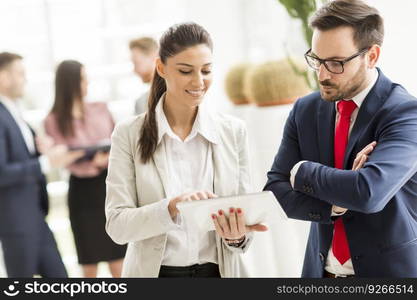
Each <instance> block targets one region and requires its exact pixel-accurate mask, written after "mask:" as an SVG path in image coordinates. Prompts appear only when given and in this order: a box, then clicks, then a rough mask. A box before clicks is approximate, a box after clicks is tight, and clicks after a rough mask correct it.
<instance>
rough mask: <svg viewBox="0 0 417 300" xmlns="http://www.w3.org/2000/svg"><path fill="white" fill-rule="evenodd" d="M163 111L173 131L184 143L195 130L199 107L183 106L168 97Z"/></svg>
mask: <svg viewBox="0 0 417 300" xmlns="http://www.w3.org/2000/svg"><path fill="white" fill-rule="evenodd" d="M163 110H164V113H165V116H166V118H167V121H168V124H169V126H170V127H171V129H172V131H173V132H174V133H175V134H176V135H178V136H179V137H180V139H181V140H183V141H184V140H185V138H186V137H187V136H188V135H189V134H190V132H191V130H192V128H193V124H194V121H195V118H196V116H197V111H198V107H191V106H186V105H181V104H179V101H175V99H174V98H173V97H171V96H169V95H166V96H165V101H164V105H163Z"/></svg>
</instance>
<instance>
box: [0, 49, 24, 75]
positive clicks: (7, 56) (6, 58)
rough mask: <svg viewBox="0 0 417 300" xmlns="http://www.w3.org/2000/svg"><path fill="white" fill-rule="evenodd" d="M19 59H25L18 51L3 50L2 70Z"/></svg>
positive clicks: (0, 64) (0, 58)
mask: <svg viewBox="0 0 417 300" xmlns="http://www.w3.org/2000/svg"><path fill="white" fill-rule="evenodd" d="M18 59H23V57H22V56H20V55H19V54H16V53H10V52H1V53H0V71H1V70H3V69H5V68H7V67H8V66H9V65H10V64H11V63H12V62H14V61H15V60H18Z"/></svg>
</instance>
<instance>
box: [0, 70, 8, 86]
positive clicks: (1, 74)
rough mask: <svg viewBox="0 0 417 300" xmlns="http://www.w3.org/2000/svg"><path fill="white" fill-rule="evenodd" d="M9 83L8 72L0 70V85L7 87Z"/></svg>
mask: <svg viewBox="0 0 417 300" xmlns="http://www.w3.org/2000/svg"><path fill="white" fill-rule="evenodd" d="M9 82H10V79H9V74H8V71H7V70H5V69H3V70H0V85H2V86H8V85H9Z"/></svg>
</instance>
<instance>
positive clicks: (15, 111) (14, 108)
mask: <svg viewBox="0 0 417 300" xmlns="http://www.w3.org/2000/svg"><path fill="white" fill-rule="evenodd" d="M0 103H2V104H3V105H4V106H5V107H6V109H7V110H8V111H9V112H10V113H11V114H12V115H13V117H15V118H16V117H17V116H19V115H20V108H19V104H18V102H17V101H13V100H10V99H9V98H8V97H6V96H3V95H0Z"/></svg>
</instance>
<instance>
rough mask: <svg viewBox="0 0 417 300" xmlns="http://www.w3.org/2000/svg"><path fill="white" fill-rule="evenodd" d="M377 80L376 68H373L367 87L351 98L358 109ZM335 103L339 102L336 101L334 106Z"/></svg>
mask: <svg viewBox="0 0 417 300" xmlns="http://www.w3.org/2000/svg"><path fill="white" fill-rule="evenodd" d="M377 80H378V71H377V70H376V68H374V73H373V75H372V79H371V82H370V83H369V85H368V86H367V87H366V88H365V89H363V90H362V91H361V92H360V93H358V94H357V95H356V96H354V97H352V101H353V102H355V104H356V106H357V107H358V109H359V108H360V107H361V105H362V103H363V101H364V100H365V98H366V96H368V94H369V92H370V90H371V89H372V88H373V87H374V85H375V83H376V81H377ZM337 102H339V101H336V105H337ZM336 108H337V106H336ZM336 110H337V109H336Z"/></svg>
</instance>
